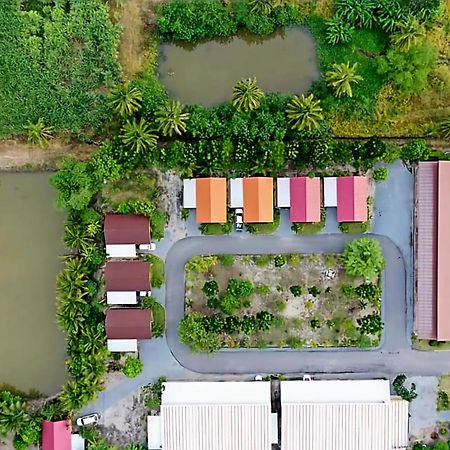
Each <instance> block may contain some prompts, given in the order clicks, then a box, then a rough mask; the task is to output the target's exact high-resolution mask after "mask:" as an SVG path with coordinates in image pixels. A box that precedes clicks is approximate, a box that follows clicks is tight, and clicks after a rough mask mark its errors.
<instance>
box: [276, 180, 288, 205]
mask: <svg viewBox="0 0 450 450" xmlns="http://www.w3.org/2000/svg"><path fill="white" fill-rule="evenodd" d="M290 180H291V178H277V206H278V208H289V207H290V206H291V182H290Z"/></svg>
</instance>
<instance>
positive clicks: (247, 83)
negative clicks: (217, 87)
mask: <svg viewBox="0 0 450 450" xmlns="http://www.w3.org/2000/svg"><path fill="white" fill-rule="evenodd" d="M263 98H264V92H263V91H262V90H261V89H260V88H259V87H258V84H257V81H256V78H247V79H242V80H240V81H238V82H237V83H236V86H235V87H234V89H233V94H232V97H231V102H232V104H233V106H234V107H235V108H236V109H237V110H238V111H251V110H253V109H258V108H259V107H260V106H261V101H262V99H263Z"/></svg>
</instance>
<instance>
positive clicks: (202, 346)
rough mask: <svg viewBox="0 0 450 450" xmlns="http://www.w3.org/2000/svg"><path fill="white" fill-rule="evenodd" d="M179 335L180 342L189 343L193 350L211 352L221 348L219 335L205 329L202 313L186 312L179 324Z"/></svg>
mask: <svg viewBox="0 0 450 450" xmlns="http://www.w3.org/2000/svg"><path fill="white" fill-rule="evenodd" d="M178 335H179V339H180V342H181V343H182V344H187V345H189V346H190V347H191V350H192V351H193V352H206V353H211V352H215V351H217V350H219V348H220V339H219V336H217V334H216V333H211V332H208V331H207V330H206V329H205V326H204V323H203V320H202V315H201V314H200V313H196V312H193V313H190V314H186V315H185V316H184V317H183V319H182V320H181V321H180V323H179V325H178Z"/></svg>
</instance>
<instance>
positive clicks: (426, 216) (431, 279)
mask: <svg viewBox="0 0 450 450" xmlns="http://www.w3.org/2000/svg"><path fill="white" fill-rule="evenodd" d="M415 191H416V192H415V200H416V214H415V280H416V283H415V297H416V299H415V308H414V315H415V320H414V328H415V332H416V334H417V336H418V337H419V338H420V339H431V340H436V341H450V321H449V320H448V318H449V316H450V278H449V277H448V275H447V270H448V267H449V266H450V233H449V229H450V203H449V201H448V200H449V198H450V197H449V193H450V162H448V161H430V162H420V163H419V165H418V168H417V171H416V189H415Z"/></svg>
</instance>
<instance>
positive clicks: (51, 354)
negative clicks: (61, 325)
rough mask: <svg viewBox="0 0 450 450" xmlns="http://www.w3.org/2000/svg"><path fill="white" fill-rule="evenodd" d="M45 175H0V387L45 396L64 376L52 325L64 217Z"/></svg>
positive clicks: (59, 336) (61, 348)
mask: <svg viewBox="0 0 450 450" xmlns="http://www.w3.org/2000/svg"><path fill="white" fill-rule="evenodd" d="M48 178H49V174H46V173H38V174H35V173H30V174H28V173H0V286H1V291H0V384H2V383H8V384H12V385H14V386H15V387H17V388H19V389H22V390H28V389H31V388H33V389H37V390H39V391H40V392H42V393H45V394H54V393H56V392H58V391H59V389H60V387H61V385H62V384H63V383H64V381H65V380H66V378H67V375H66V370H65V363H64V360H65V339H64V335H63V333H62V332H61V331H60V330H59V329H58V326H57V324H56V309H55V278H56V275H57V273H58V272H59V270H60V269H61V258H60V256H61V255H63V254H64V247H63V245H62V243H61V236H62V232H63V221H64V216H63V214H62V213H59V212H57V211H56V210H55V209H54V207H53V202H54V199H55V194H54V192H53V190H52V188H51V187H50V186H49V184H48Z"/></svg>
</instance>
